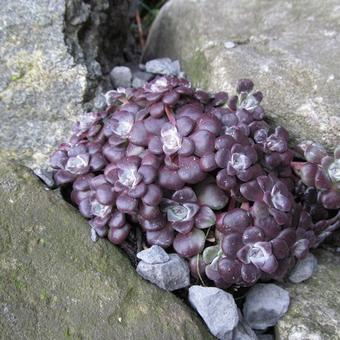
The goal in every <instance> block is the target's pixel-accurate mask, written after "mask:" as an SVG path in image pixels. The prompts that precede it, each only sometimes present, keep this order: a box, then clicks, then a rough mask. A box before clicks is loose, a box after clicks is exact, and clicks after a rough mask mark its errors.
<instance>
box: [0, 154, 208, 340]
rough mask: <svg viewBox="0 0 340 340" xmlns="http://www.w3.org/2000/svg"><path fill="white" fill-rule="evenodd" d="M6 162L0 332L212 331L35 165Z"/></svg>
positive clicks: (60, 335) (124, 334) (169, 334)
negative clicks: (145, 276)
mask: <svg viewBox="0 0 340 340" xmlns="http://www.w3.org/2000/svg"><path fill="white" fill-rule="evenodd" d="M0 164H1V165H0V330H1V332H0V334H1V335H0V338H1V339H16V340H21V339H25V340H26V339H98V340H101V339H155V340H156V339H157V340H158V339H173V340H177V339H202V340H203V339H212V337H211V335H210V334H209V332H208V330H207V329H206V328H205V327H204V325H203V323H202V322H201V321H200V320H199V318H198V317H196V316H195V315H194V312H193V311H191V310H190V308H189V307H187V306H185V305H184V304H183V303H182V302H181V301H180V300H179V299H177V298H176V297H175V296H174V295H172V294H170V293H167V292H164V291H161V290H160V289H158V288H157V287H155V286H152V285H150V284H149V283H147V282H145V281H144V280H142V279H141V278H140V277H139V276H138V275H137V274H136V273H135V270H134V269H133V267H132V266H131V264H130V263H129V261H128V259H127V257H126V256H125V255H124V254H122V253H121V252H120V251H119V249H118V248H117V247H115V246H113V245H112V244H110V243H109V242H108V241H104V240H99V241H97V242H92V241H91V239H90V237H89V236H90V235H89V227H88V225H87V223H86V222H85V220H83V218H82V217H80V215H79V214H78V212H77V211H76V210H75V209H74V208H72V207H70V206H69V205H68V204H67V203H66V202H65V201H63V200H62V199H61V198H60V197H58V196H57V195H56V194H55V193H54V192H52V191H47V190H46V189H44V187H43V186H42V185H41V183H40V181H39V180H38V179H37V178H36V177H35V176H33V175H32V173H31V172H29V171H28V170H26V169H24V168H22V167H19V166H13V165H11V164H9V163H6V161H4V160H3V159H0Z"/></svg>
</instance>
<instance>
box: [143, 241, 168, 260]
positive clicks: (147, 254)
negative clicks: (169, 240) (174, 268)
mask: <svg viewBox="0 0 340 340" xmlns="http://www.w3.org/2000/svg"><path fill="white" fill-rule="evenodd" d="M137 258H138V259H140V260H142V261H143V262H145V263H149V264H157V263H165V262H168V261H169V260H170V257H169V255H168V254H167V253H166V251H165V250H164V249H163V248H162V247H160V246H157V245H153V246H152V247H151V248H148V249H145V250H142V251H140V252H139V253H137Z"/></svg>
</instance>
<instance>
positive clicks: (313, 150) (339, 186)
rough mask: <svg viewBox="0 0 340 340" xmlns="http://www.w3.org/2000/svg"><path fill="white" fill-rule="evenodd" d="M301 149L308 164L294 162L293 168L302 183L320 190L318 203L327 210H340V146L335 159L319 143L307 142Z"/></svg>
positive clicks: (300, 146)
mask: <svg viewBox="0 0 340 340" xmlns="http://www.w3.org/2000/svg"><path fill="white" fill-rule="evenodd" d="M299 148H300V150H302V151H303V152H304V156H305V158H306V160H307V162H305V163H302V162H294V163H293V167H294V169H295V171H296V172H297V173H298V175H299V177H300V178H301V180H302V182H303V183H304V184H305V185H306V186H308V187H315V188H316V189H318V190H319V193H318V201H319V202H320V203H321V204H322V205H323V206H324V207H325V208H326V209H340V146H338V147H337V148H336V149H335V151H334V156H333V157H330V156H328V154H327V152H326V150H325V149H324V148H323V147H322V146H321V145H320V144H317V143H313V142H305V143H302V144H300V145H299Z"/></svg>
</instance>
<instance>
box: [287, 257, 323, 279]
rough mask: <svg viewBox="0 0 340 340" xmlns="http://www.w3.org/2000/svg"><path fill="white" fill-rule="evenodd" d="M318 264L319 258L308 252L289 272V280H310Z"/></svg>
mask: <svg viewBox="0 0 340 340" xmlns="http://www.w3.org/2000/svg"><path fill="white" fill-rule="evenodd" d="M317 265H318V262H317V259H316V257H315V256H314V255H313V254H308V255H307V256H306V257H305V258H304V259H302V260H300V261H299V262H298V263H297V264H296V265H295V267H294V268H293V270H292V271H291V272H290V274H289V280H290V281H291V282H294V283H300V282H303V281H306V280H308V279H309V278H310V277H311V276H312V275H313V273H314V271H315V270H316V268H317Z"/></svg>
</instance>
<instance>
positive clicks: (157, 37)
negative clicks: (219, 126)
mask: <svg viewBox="0 0 340 340" xmlns="http://www.w3.org/2000/svg"><path fill="white" fill-rule="evenodd" d="M231 42H233V43H231ZM226 43H227V44H226ZM233 45H234V47H232V46H233ZM230 47H232V48H230ZM339 55H340V5H339V1H338V0H325V1H322V2H320V1H318V0H302V1H300V0H299V1H297V0H295V1H292V0H290V1H282V0H280V1H269V0H228V1H225V0H188V1H182V0H170V1H169V2H167V4H166V5H165V6H164V7H163V9H162V10H161V12H160V15H159V16H158V18H157V19H156V21H155V22H154V25H153V27H152V29H151V34H150V36H149V39H148V43H147V48H146V51H145V54H144V58H145V60H148V59H151V58H155V57H170V58H172V59H179V60H180V62H181V64H182V66H183V68H184V71H185V72H186V73H187V74H188V76H189V78H190V79H191V80H192V81H193V83H194V84H195V85H197V86H200V87H202V88H205V89H209V90H221V89H223V90H228V91H233V90H234V86H235V84H236V81H237V79H240V78H251V79H253V80H254V82H255V84H256V88H257V89H259V90H261V91H263V93H264V96H265V98H264V102H263V104H264V107H265V109H266V111H267V112H268V115H269V118H270V120H271V121H273V122H275V124H281V125H283V126H284V127H286V128H287V129H288V130H289V131H290V132H291V135H292V137H294V139H295V140H303V139H314V140H315V141H318V142H322V143H324V144H325V145H326V146H327V147H328V148H329V149H332V148H333V147H334V146H335V145H337V144H339V143H340V101H339V92H340V58H339Z"/></svg>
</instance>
